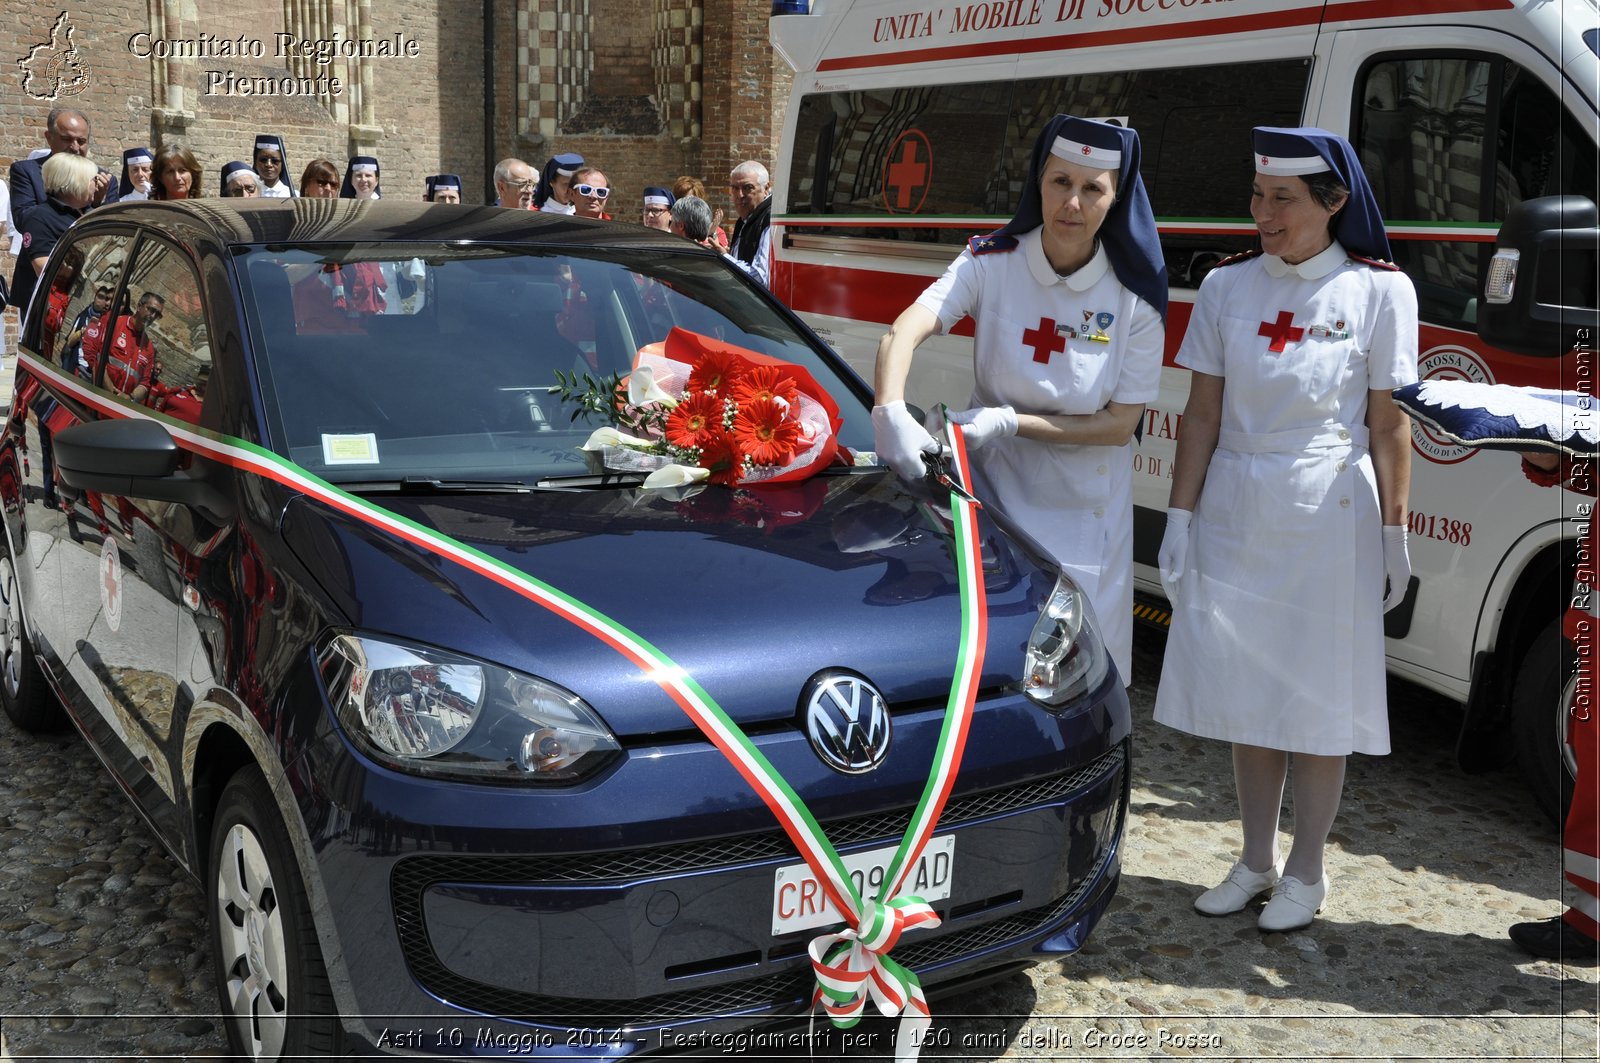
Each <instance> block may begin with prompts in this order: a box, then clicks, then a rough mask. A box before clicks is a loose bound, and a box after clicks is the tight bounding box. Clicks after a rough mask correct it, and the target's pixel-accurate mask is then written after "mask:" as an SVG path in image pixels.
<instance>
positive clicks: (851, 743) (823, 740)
mask: <svg viewBox="0 0 1600 1063" xmlns="http://www.w3.org/2000/svg"><path fill="white" fill-rule="evenodd" d="M806 691H807V693H806V695H805V706H806V734H807V735H808V736H809V737H810V739H811V748H812V749H815V750H816V751H817V756H819V757H821V758H822V763H824V764H826V765H827V766H828V767H830V768H832V769H833V770H834V771H842V772H844V773H845V774H846V775H860V774H863V773H864V772H869V771H871V770H872V769H873V768H876V767H877V766H878V765H879V764H882V763H883V758H884V757H886V756H888V755H889V737H890V734H889V732H890V730H891V725H890V722H889V707H888V706H887V705H885V704H884V703H883V695H882V694H879V693H878V691H877V689H876V688H875V687H873V685H872V684H871V683H869V682H867V681H866V680H865V679H862V678H861V677H860V676H857V675H851V674H850V673H849V672H834V671H829V672H821V673H819V674H818V675H816V676H815V677H814V678H812V680H811V681H810V682H809V683H807V684H806Z"/></svg>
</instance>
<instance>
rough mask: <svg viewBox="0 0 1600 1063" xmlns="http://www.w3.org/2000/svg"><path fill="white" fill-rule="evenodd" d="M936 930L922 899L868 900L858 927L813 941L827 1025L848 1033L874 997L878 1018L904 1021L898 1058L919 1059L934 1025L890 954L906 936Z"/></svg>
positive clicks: (917, 988) (917, 985) (917, 986)
mask: <svg viewBox="0 0 1600 1063" xmlns="http://www.w3.org/2000/svg"><path fill="white" fill-rule="evenodd" d="M938 925H939V916H938V915H937V914H936V913H935V912H934V910H933V906H932V905H930V904H928V903H927V902H926V901H924V900H923V899H922V898H921V897H916V896H907V897H896V898H895V899H894V900H892V901H889V902H888V903H887V904H885V903H881V902H879V901H876V900H873V899H871V898H870V897H869V898H867V899H866V900H864V901H863V902H862V904H861V919H860V921H859V922H858V923H857V924H856V925H855V927H854V928H847V929H845V930H841V931H839V932H837V933H833V934H820V935H818V936H817V937H815V938H813V939H812V940H811V944H810V946H809V947H808V949H807V951H808V952H809V953H810V954H811V969H812V970H813V971H815V972H816V976H817V991H816V994H815V995H814V996H813V998H812V1006H813V1007H815V1006H816V1005H817V1004H819V1003H820V1004H821V1005H822V1009H823V1010H824V1011H825V1012H827V1014H828V1019H829V1021H831V1022H832V1023H833V1024H834V1025H835V1026H837V1027H839V1028H840V1029H842V1030H847V1029H849V1028H850V1027H852V1026H854V1025H855V1024H856V1023H858V1022H860V1021H861V1012H862V1009H863V1007H864V1006H865V1004H866V1001H867V998H868V997H871V998H872V1002H873V1003H874V1004H876V1005H877V1006H878V1011H879V1012H880V1013H882V1014H884V1015H887V1016H889V1017H891V1018H892V1017H894V1016H896V1015H903V1016H904V1017H903V1018H902V1020H901V1023H900V1029H899V1031H898V1032H897V1033H896V1035H895V1058H896V1059H915V1058H916V1054H917V1049H918V1048H919V1047H920V1046H921V1041H922V1036H921V1035H922V1034H923V1033H924V1032H925V1031H926V1030H927V1029H928V1028H929V1027H930V1026H931V1025H932V1018H931V1016H930V1013H929V1011H928V1001H927V998H926V997H925V996H924V995H923V992H922V983H921V982H920V981H919V980H918V978H917V976H916V974H915V973H914V972H913V971H911V970H910V968H907V967H904V966H902V965H901V964H899V963H896V962H895V961H894V960H892V959H890V958H889V952H890V950H891V949H893V948H894V946H895V944H896V943H897V942H898V941H899V940H900V935H901V934H902V933H904V932H905V931H907V930H914V929H916V928H918V927H927V928H929V929H932V928H933V927H936V926H938Z"/></svg>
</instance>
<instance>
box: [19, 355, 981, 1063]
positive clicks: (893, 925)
mask: <svg viewBox="0 0 1600 1063" xmlns="http://www.w3.org/2000/svg"><path fill="white" fill-rule="evenodd" d="M19 359H20V361H21V362H22V364H23V365H24V366H25V367H26V368H27V369H28V371H29V372H30V373H32V374H33V375H35V376H38V377H41V378H44V377H48V378H49V379H50V380H51V381H52V382H53V383H54V384H55V385H56V386H57V387H58V388H59V389H61V390H62V391H65V392H68V393H70V394H71V395H72V396H73V398H75V399H76V400H78V401H79V402H82V403H84V404H85V405H87V406H89V407H91V408H92V409H94V410H96V411H97V412H99V413H100V414H101V415H102V416H105V417H117V418H127V419H144V420H152V421H156V422H158V423H160V424H162V425H163V426H164V427H165V428H166V429H167V431H168V432H169V433H170V434H171V435H172V437H173V438H174V439H175V440H176V441H177V442H178V443H179V444H180V445H181V446H183V447H184V449H186V450H189V451H191V452H193V453H197V454H200V455H202V456H204V457H206V458H209V459H211V460H213V461H217V462H220V463H222V464H225V465H228V466H231V467H233V468H235V469H239V470H241V471H244V472H248V473H252V474H255V475H259V476H263V477H266V478H267V479H270V480H273V481H275V482H277V483H279V484H282V485H284V486H285V487H288V488H289V489H291V490H294V491H297V492H299V493H301V494H305V495H307V496H309V497H311V498H314V499H316V500H318V501H320V502H322V503H324V504H326V505H328V506H330V507H332V508H333V509H336V510H338V511H340V512H343V513H346V514H348V515H350V516H352V517H354V518H355V519H357V520H360V521H362V522H363V523H366V524H369V525H371V526H373V527H376V528H379V529H381V530H383V531H385V532H388V533H389V534H392V535H395V536H396V537H398V538H400V539H403V540H405V541H406V542H409V543H411V544H413V545H415V546H417V547H419V548H421V549H423V550H426V551H428V552H430V553H433V554H435V555H437V556H439V557H443V558H447V559H449V560H452V561H454V562H456V563H458V564H460V565H462V566H464V567H466V568H468V569H471V570H472V571H473V572H475V573H477V574H479V575H481V576H483V577H485V578H487V579H490V580H493V581H494V582H496V583H499V584H500V585H502V586H504V587H506V588H508V589H510V590H512V591H515V592H516V593H518V594H520V595H521V596H522V597H524V598H526V599H527V600H528V601H530V602H533V603H534V604H536V605H539V606H542V607H543V608H545V609H548V610H550V611H551V612H553V613H555V614H556V615H557V616H560V617H562V618H563V619H565V620H568V621H570V622H571V623H573V624H576V625H578V626H579V627H581V628H583V629H584V630H585V631H588V632H589V633H591V634H593V635H594V636H595V637H596V638H598V639H600V640H601V641H603V642H605V643H606V644H607V645H609V646H611V647H612V648H614V649H615V650H616V651H617V652H618V653H620V654H622V655H623V656H624V657H626V658H627V659H628V660H629V661H630V662H631V663H633V664H634V665H635V666H636V667H638V668H639V669H640V670H641V671H643V672H644V673H645V674H646V675H647V676H649V677H650V678H651V679H652V680H653V681H654V682H655V683H656V684H657V685H658V686H660V687H661V688H662V690H664V691H665V692H666V693H667V695H668V696H669V697H671V698H672V700H673V701H674V702H676V703H677V704H678V706H679V707H680V708H682V709H683V711H684V712H685V713H686V714H687V715H688V716H689V718H690V719H691V720H693V721H694V724H695V726H696V727H698V728H699V729H700V730H701V732H702V733H703V734H705V736H706V737H707V738H708V739H710V741H711V742H712V744H713V745H715V746H716V747H717V748H718V749H719V750H721V751H722V754H723V756H725V757H727V758H728V761H729V762H730V763H731V764H732V765H733V767H734V768H735V769H736V770H737V771H738V772H739V774H740V776H742V777H743V778H744V780H745V781H746V782H747V783H748V784H749V785H750V787H751V788H752V789H753V790H755V791H756V793H757V795H758V796H760V798H761V800H762V801H763V802H764V803H765V804H766V805H767V807H768V808H769V809H770V810H771V811H772V814H773V815H774V816H775V817H776V818H777V820H778V823H779V825H780V826H782V827H783V829H784V831H785V833H787V834H788V835H789V838H790V839H791V840H792V841H793V842H794V844H795V847H796V849H798V850H799V852H800V855H801V856H802V857H803V858H804V859H805V862H806V864H807V866H809V867H810V869H811V871H812V873H813V874H815V875H816V876H817V879H818V881H819V882H820V883H821V885H822V889H823V892H824V894H825V895H826V896H827V897H828V899H829V900H830V901H832V902H833V905H834V908H835V910H837V911H839V912H842V913H843V914H844V916H845V922H846V924H847V929H845V930H844V931H842V932H839V933H835V934H824V935H821V936H820V937H818V938H817V939H816V940H814V941H813V942H812V943H811V947H810V952H811V962H812V966H813V968H814V970H815V971H816V975H817V991H816V993H815V995H814V996H813V1000H812V1003H813V1006H815V1005H816V1004H818V1003H820V1004H821V1005H822V1007H823V1010H824V1011H825V1013H826V1014H827V1015H828V1018H829V1019H830V1020H831V1021H832V1022H833V1024H834V1025H835V1026H839V1027H841V1028H848V1027H850V1026H853V1025H855V1024H856V1023H857V1022H859V1021H860V1018H861V1012H862V1008H863V1005H864V1003H865V1001H866V1000H867V999H868V998H870V999H871V1000H872V1001H873V1003H875V1004H876V1005H877V1006H878V1009H879V1010H880V1011H881V1012H882V1013H883V1014H885V1015H888V1016H894V1015H901V1016H902V1021H901V1024H900V1028H899V1032H898V1033H897V1035H896V1038H895V1042H896V1051H895V1055H896V1058H897V1059H900V1060H912V1059H915V1058H916V1057H917V1054H918V1044H919V1042H920V1035H921V1033H922V1031H925V1030H926V1029H927V1028H928V1027H929V1026H930V1025H931V1021H932V1020H931V1016H930V1013H929V1011H928V1003H927V999H926V998H925V997H924V995H923V992H922V986H921V983H920V982H919V981H918V980H917V976H916V974H915V973H914V972H912V971H911V970H910V969H909V968H907V967H904V966H902V965H901V964H899V963H896V962H895V961H894V960H892V959H891V958H890V957H889V952H890V950H891V949H893V947H894V945H895V944H896V942H898V940H899V938H900V935H901V934H902V933H903V932H905V931H906V930H911V929H915V928H917V927H930V928H931V927H934V926H937V925H938V923H939V918H938V916H937V915H935V914H934V912H933V909H932V908H931V907H930V906H928V905H927V904H926V903H925V902H924V901H923V900H922V898H920V897H915V896H905V897H902V896H900V895H899V891H900V888H901V886H903V885H904V883H905V878H906V876H907V875H908V874H909V873H910V871H911V869H912V868H914V867H915V866H916V864H917V860H918V858H919V857H920V856H921V855H922V851H923V849H924V848H925V847H926V846H927V844H928V840H929V839H930V838H932V836H933V831H934V827H935V826H936V825H937V823H938V821H939V814H940V813H941V812H942V811H943V810H944V806H945V802H946V801H947V800H948V799H949V796H950V791H951V789H952V788H953V787H954V785H955V779H956V773H957V771H958V770H959V768H960V766H961V756H962V753H963V752H964V750H965V748H966V741H967V730H968V727H969V726H970V724H971V721H972V710H973V706H974V704H975V703H976V700H977V693H978V679H979V676H980V675H981V674H982V671H983V656H984V648H985V645H986V642H987V639H988V609H987V601H986V598H985V594H984V589H983V580H982V574H983V568H982V564H981V561H980V558H979V552H978V534H977V504H976V503H975V502H973V501H972V500H971V499H970V498H969V497H963V493H962V492H959V491H954V490H953V491H952V492H951V494H950V510H951V518H952V523H953V533H954V541H955V547H956V548H955V551H954V553H955V559H956V574H957V582H958V584H959V587H960V592H961V629H960V637H959V640H958V644H957V652H956V668H955V676H954V679H953V681H952V683H951V687H950V697H949V700H948V702H947V703H946V711H945V718H944V723H943V726H942V727H941V729H940V732H939V741H938V745H937V747H936V749H935V753H934V758H933V767H932V770H931V771H930V773H929V776H928V782H927V785H926V786H925V787H924V789H923V792H922V797H921V799H920V800H919V801H918V803H917V807H916V809H915V810H914V811H913V812H912V815H911V822H910V824H909V825H908V826H907V828H906V833H905V836H904V837H903V838H902V839H901V841H900V845H899V847H898V848H897V849H896V851H895V854H894V858H893V859H892V860H891V861H890V863H889V867H888V870H887V871H886V872H885V874H884V878H883V885H882V886H881V887H880V889H879V891H878V895H877V897H875V898H863V897H862V896H861V894H860V892H859V891H857V889H856V887H855V883H854V881H853V880H852V879H851V878H850V875H849V873H848V872H847V871H846V870H845V867H844V864H843V863H842V862H841V861H840V859H839V854H838V853H837V852H836V851H835V850H834V847H833V845H832V844H831V843H830V842H829V841H828V838H827V836H826V835H825V834H824V833H823V831H822V828H821V826H819V825H818V823H817V821H816V818H815V817H814V816H813V815H812V814H811V811H810V810H809V809H808V808H806V806H805V802H804V801H802V800H801V799H800V796H799V795H798V794H796V793H795V792H794V790H793V789H792V788H791V787H790V786H789V784H788V783H787V782H786V781H785V780H784V778H783V776H782V775H780V774H779V773H778V771H777V769H776V768H774V767H773V766H772V764H771V763H770V762H769V761H768V760H767V758H766V757H765V756H764V755H763V754H762V753H761V751H760V750H759V749H757V748H756V747H755V746H754V745H752V744H751V742H750V740H749V738H747V737H746V736H745V734H744V732H743V731H742V730H740V728H739V726H738V725H737V724H736V723H734V721H733V719H732V718H731V717H729V716H728V714H727V713H726V712H724V711H723V709H722V707H721V706H719V705H718V704H717V703H716V701H715V700H714V699H713V698H712V697H711V696H710V695H709V694H707V693H706V691H705V690H704V689H702V688H701V686H700V684H699V683H698V682H696V681H695V680H694V678H693V677H692V676H690V675H689V674H688V673H687V672H686V671H685V670H684V669H682V668H681V667H679V666H678V665H677V664H675V663H674V662H673V661H672V659H671V658H670V657H668V656H667V655H666V654H665V653H663V652H662V651H661V650H659V649H657V648H656V647H655V646H654V645H652V644H651V643H650V642H649V641H647V640H646V639H644V638H643V637H641V636H640V635H638V634H636V633H634V632H633V631H631V630H629V629H628V628H626V627H624V626H623V625H622V624H621V623H619V622H618V621H616V620H613V619H612V618H610V617H608V616H606V615H604V614H603V613H601V612H599V611H598V610H596V609H593V608H591V607H590V606H588V605H586V604H585V603H583V602H581V601H579V600H577V599H576V598H572V597H570V596H569V595H567V594H565V593H563V592H562V591H560V590H558V589H557V588H555V587H553V586H551V585H550V584H548V583H545V582H544V581H542V580H539V579H537V578H535V577H533V576H530V575H528V574H527V573H525V572H523V571H521V570H520V569H517V568H515V567H513V566H511V565H508V564H506V563H505V562H503V561H500V560H498V559H496V558H493V557H490V556H489V555H488V554H485V553H483V552H482V551H479V550H477V549H474V548H473V547H470V546H468V545H466V544H465V543H462V542H459V541H457V540H455V539H453V538H451V537H449V536H447V535H443V534H441V533H440V532H438V531H436V530H434V529H433V528H430V527H427V526H426V525H423V524H418V523H417V522H415V521H412V520H409V519H407V518H405V517H402V516H400V515H399V514H397V513H393V512H391V511H389V510H387V509H384V508H383V507H382V506H377V505H374V504H372V503H371V502H368V501H367V500H365V499H362V498H358V497H356V496H355V495H352V494H350V493H349V492H347V491H343V490H341V489H340V488H338V487H336V486H334V485H333V484H330V483H328V482H327V481H325V480H322V479H320V478H318V477H317V476H315V475H313V474H311V473H310V472H307V471H306V470H305V469H302V468H301V467H300V466H298V465H296V464H294V463H293V462H291V461H289V460H287V459H286V458H283V457H281V456H279V455H277V454H274V453H272V452H271V451H269V450H266V449H264V448H262V447H258V446H256V445H255V444H253V443H250V442H247V441H245V440H242V439H235V438H233V437H229V436H223V435H221V434H219V433H216V432H212V431H209V430H207V429H203V428H198V427H196V426H195V425H193V424H190V423H188V422H186V421H181V420H178V419H177V418H174V417H170V416H167V415H166V414H162V413H158V412H156V411H153V410H150V409H147V408H146V407H143V406H138V405H135V404H134V403H132V402H130V401H128V400H126V399H124V398H121V397H115V396H110V395H106V394H104V393H102V392H98V391H95V390H93V389H92V388H90V387H89V386H87V385H86V384H85V383H84V382H83V381H81V380H79V379H78V378H76V377H74V376H72V375H70V374H67V373H64V372H63V371H61V370H60V369H59V368H57V367H56V366H54V365H52V364H50V363H49V362H47V361H45V360H43V359H41V358H39V357H37V356H36V355H33V354H30V353H28V352H26V351H23V352H20V353H19ZM948 432H949V440H950V447H951V451H952V463H953V465H954V468H955V471H956V472H957V473H958V475H959V478H960V482H961V484H962V485H963V486H964V485H967V484H970V483H971V476H970V472H969V465H968V462H967V452H966V444H965V442H964V440H963V438H962V435H961V427H960V426H959V425H954V424H952V425H949V426H948Z"/></svg>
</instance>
